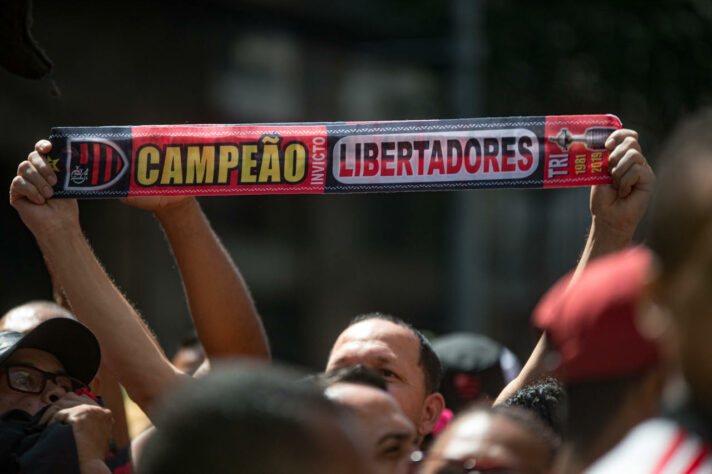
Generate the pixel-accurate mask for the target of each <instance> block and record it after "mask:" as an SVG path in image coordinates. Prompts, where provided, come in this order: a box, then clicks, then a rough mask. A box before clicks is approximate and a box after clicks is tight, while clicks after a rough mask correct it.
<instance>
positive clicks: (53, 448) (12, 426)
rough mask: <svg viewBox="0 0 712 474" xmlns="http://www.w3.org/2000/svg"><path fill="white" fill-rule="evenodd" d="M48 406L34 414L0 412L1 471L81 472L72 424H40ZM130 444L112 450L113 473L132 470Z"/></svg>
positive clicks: (32, 473)
mask: <svg viewBox="0 0 712 474" xmlns="http://www.w3.org/2000/svg"><path fill="white" fill-rule="evenodd" d="M47 408H48V407H45V408H43V409H42V410H40V411H39V412H38V413H37V414H36V415H34V416H32V415H30V414H29V413H27V412H26V411H23V410H10V411H8V412H5V413H3V414H2V415H0V473H3V474H4V473H8V474H13V473H20V472H21V473H22V474H45V473H47V474H50V473H51V474H79V459H78V457H77V445H76V443H75V441H74V433H73V431H72V425H68V424H65V423H52V424H51V425H45V424H39V420H40V419H41V418H42V415H43V414H44V412H45V411H46V410H47ZM130 452H131V451H130V446H129V447H127V448H125V449H121V450H118V451H117V452H116V453H109V456H107V459H106V464H107V466H108V467H109V469H111V471H112V472H113V473H114V474H131V473H133V468H132V465H131V456H130Z"/></svg>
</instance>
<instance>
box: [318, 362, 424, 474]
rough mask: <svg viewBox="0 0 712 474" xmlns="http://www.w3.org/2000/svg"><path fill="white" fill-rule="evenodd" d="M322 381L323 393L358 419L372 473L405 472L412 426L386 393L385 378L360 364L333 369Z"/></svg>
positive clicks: (412, 441) (411, 447)
mask: <svg viewBox="0 0 712 474" xmlns="http://www.w3.org/2000/svg"><path fill="white" fill-rule="evenodd" d="M324 380H325V381H327V383H328V386H327V387H326V389H325V391H324V393H325V394H326V396H327V397H328V398H329V399H331V400H333V401H334V402H336V403H339V404H341V405H343V406H346V407H348V408H349V409H351V410H352V411H353V412H354V413H355V415H356V418H357V419H358V421H359V422H360V425H361V428H362V430H363V433H364V437H365V439H366V443H367V449H368V450H369V452H368V453H369V457H370V460H371V461H372V462H373V469H374V473H377V474H406V473H407V472H408V465H409V462H410V454H411V452H412V451H413V450H414V449H415V441H416V433H415V427H414V426H413V423H412V422H411V421H410V420H409V419H408V418H406V416H405V414H404V413H403V410H401V408H400V405H398V402H397V401H396V400H395V399H394V398H393V397H392V396H390V395H389V394H388V392H387V386H386V383H385V381H384V380H383V379H381V378H380V377H379V375H378V374H377V373H376V372H375V371H372V370H371V369H368V368H365V367H363V366H354V367H345V368H341V369H336V370H335V371H334V372H331V373H327V374H325V377H324Z"/></svg>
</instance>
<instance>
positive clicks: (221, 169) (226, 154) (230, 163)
mask: <svg viewBox="0 0 712 474" xmlns="http://www.w3.org/2000/svg"><path fill="white" fill-rule="evenodd" d="M239 156H240V153H239V152H238V151H237V147H236V146H235V145H220V163H219V164H218V183H220V184H226V183H227V180H228V178H229V176H230V173H229V171H230V170H231V169H234V168H236V167H237V159H238V157H239Z"/></svg>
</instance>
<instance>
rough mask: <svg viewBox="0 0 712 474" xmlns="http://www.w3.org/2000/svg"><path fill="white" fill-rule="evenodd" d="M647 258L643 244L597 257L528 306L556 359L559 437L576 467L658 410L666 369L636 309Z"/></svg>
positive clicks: (642, 299) (643, 287)
mask: <svg viewBox="0 0 712 474" xmlns="http://www.w3.org/2000/svg"><path fill="white" fill-rule="evenodd" d="M651 261H652V258H651V254H650V252H649V251H648V250H646V249H644V248H642V247H639V248H634V249H626V250H623V251H620V252H617V253H614V254H611V255H608V256H605V257H601V258H599V259H597V260H594V261H593V262H591V263H589V264H588V266H587V267H586V268H585V269H584V271H583V272H582V273H581V274H580V275H579V276H578V278H577V279H576V280H574V281H570V276H566V277H564V278H562V279H561V280H559V282H557V283H556V284H555V285H554V286H553V287H552V288H551V289H550V290H549V291H548V292H547V293H546V295H544V297H543V298H542V299H541V301H540V302H539V304H538V305H537V308H536V309H535V311H534V317H533V319H534V323H535V325H536V326H538V327H539V328H540V329H542V330H543V331H544V332H545V333H546V335H547V340H548V341H549V343H550V344H551V346H552V347H553V349H554V350H555V352H556V355H557V356H558V361H559V364H558V367H557V368H556V371H555V373H556V374H557V376H558V377H559V378H560V379H561V380H562V381H563V383H564V385H565V388H566V394H567V404H566V414H565V420H566V421H565V427H564V438H565V439H566V441H567V443H568V446H567V447H568V448H570V450H571V452H572V453H573V456H572V457H571V459H573V461H571V462H575V463H576V464H577V465H583V466H586V465H588V464H590V463H591V462H592V461H594V460H595V459H596V458H598V457H599V456H601V455H603V454H604V453H605V452H606V451H607V450H608V449H610V448H611V447H613V446H614V445H615V444H616V443H618V441H620V439H622V438H623V436H625V434H626V433H627V432H628V430H630V429H631V428H632V427H633V426H635V425H637V424H638V423H640V422H641V421H643V420H644V419H646V418H648V417H650V416H653V415H654V414H655V413H656V411H657V408H658V404H659V401H660V396H661V392H662V386H663V381H664V375H665V371H664V366H663V364H662V361H661V357H660V350H659V348H658V344H657V342H656V341H655V340H653V339H652V338H650V337H649V335H648V334H647V333H646V331H645V330H644V324H643V311H642V310H643V308H645V307H646V306H645V302H646V301H647V299H646V289H647V286H648V282H649V275H650V273H649V272H650V267H651Z"/></svg>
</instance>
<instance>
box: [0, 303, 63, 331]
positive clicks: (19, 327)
mask: <svg viewBox="0 0 712 474" xmlns="http://www.w3.org/2000/svg"><path fill="white" fill-rule="evenodd" d="M54 318H69V319H74V320H76V318H75V317H74V315H73V314H72V313H70V312H69V311H67V310H66V309H65V308H63V307H61V306H59V305H58V304H56V303H54V302H52V301H31V302H29V303H25V304H23V305H20V306H15V307H14V308H12V309H11V310H10V311H8V312H7V313H5V314H4V315H3V317H2V318H0V331H16V332H21V333H27V332H28V331H31V330H32V329H33V328H34V327H35V326H37V325H38V324H40V323H43V322H45V321H47V320H49V319H54Z"/></svg>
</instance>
